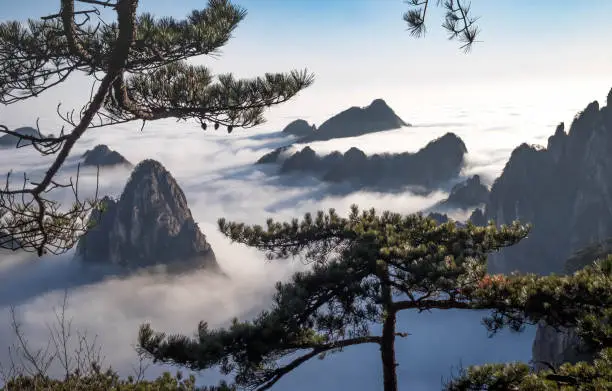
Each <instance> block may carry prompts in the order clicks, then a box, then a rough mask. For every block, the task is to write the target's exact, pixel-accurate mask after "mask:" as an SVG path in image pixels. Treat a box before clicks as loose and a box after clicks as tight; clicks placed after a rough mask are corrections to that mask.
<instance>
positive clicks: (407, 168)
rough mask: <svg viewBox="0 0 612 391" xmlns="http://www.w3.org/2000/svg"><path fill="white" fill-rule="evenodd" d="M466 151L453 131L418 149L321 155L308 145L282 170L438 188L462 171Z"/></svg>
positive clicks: (329, 179) (371, 184) (375, 183)
mask: <svg viewBox="0 0 612 391" xmlns="http://www.w3.org/2000/svg"><path fill="white" fill-rule="evenodd" d="M466 153H467V149H466V147H465V144H464V143H463V141H462V140H461V139H460V138H459V137H457V136H456V135H455V134H453V133H447V134H446V135H444V136H442V137H440V138H438V139H436V140H433V141H431V142H430V143H428V144H427V145H426V146H425V147H423V148H422V149H421V150H419V151H417V152H415V153H401V154H383V155H372V156H368V155H366V154H365V153H364V152H363V151H361V150H360V149H358V148H351V149H349V150H348V151H346V152H345V153H340V152H337V151H336V152H333V153H331V154H329V155H326V156H319V155H317V154H316V152H315V151H314V150H313V149H312V148H310V147H308V146H307V147H304V148H303V149H302V150H300V151H298V152H296V153H294V154H293V155H291V156H290V157H288V158H287V159H285V160H283V161H282V162H281V164H280V168H279V173H280V174H287V173H291V172H311V173H314V174H317V175H319V176H320V178H321V179H322V180H323V181H327V182H350V183H351V184H353V185H355V186H357V187H378V188H386V189H395V188H401V187H405V186H411V185H414V186H422V187H424V188H434V187H437V186H438V185H440V184H442V183H443V182H445V181H448V180H450V179H454V178H456V177H457V176H458V175H459V172H460V171H461V167H462V165H463V161H464V156H465V154H466ZM279 154H280V152H279ZM262 159H263V158H262ZM262 159H260V162H261V160H262ZM269 160H270V161H272V160H274V161H276V160H277V159H276V158H274V159H273V158H270V159H269Z"/></svg>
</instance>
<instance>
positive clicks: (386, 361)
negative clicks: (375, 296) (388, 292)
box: [380, 308, 397, 391]
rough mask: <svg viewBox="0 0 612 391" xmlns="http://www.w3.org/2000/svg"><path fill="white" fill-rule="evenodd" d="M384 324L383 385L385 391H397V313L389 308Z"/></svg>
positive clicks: (381, 346)
mask: <svg viewBox="0 0 612 391" xmlns="http://www.w3.org/2000/svg"><path fill="white" fill-rule="evenodd" d="M387 311H388V313H387V317H386V318H385V321H384V323H383V330H382V341H381V344H380V353H381V359H382V364H383V384H384V390H385V391H397V373H396V371H395V368H396V367H397V364H396V362H395V320H396V315H397V314H396V312H395V310H394V309H392V308H389V309H388V310H387Z"/></svg>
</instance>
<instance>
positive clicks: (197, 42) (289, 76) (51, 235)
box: [0, 0, 313, 255]
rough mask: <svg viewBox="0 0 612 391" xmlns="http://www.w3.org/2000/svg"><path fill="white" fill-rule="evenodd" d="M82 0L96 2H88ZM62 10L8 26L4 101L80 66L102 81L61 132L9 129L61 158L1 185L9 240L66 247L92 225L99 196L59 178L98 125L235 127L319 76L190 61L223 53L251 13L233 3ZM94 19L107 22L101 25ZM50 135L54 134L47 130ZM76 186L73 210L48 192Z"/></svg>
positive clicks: (1, 45)
mask: <svg viewBox="0 0 612 391" xmlns="http://www.w3.org/2000/svg"><path fill="white" fill-rule="evenodd" d="M75 3H82V4H84V5H85V6H87V7H91V8H85V9H81V8H78V7H76V6H75ZM59 4H60V9H59V12H58V13H56V14H54V15H47V16H43V17H42V18H40V19H38V20H36V19H30V20H28V21H27V23H22V22H18V21H7V22H2V23H0V64H1V65H0V103H2V104H4V105H10V104H13V103H16V102H19V101H23V100H26V99H30V98H32V97H36V96H39V95H41V94H44V93H45V92H46V91H47V90H49V89H51V88H53V87H55V86H57V85H60V84H62V83H63V82H64V81H65V80H66V79H67V78H68V77H69V76H70V75H71V74H73V73H75V72H81V73H84V74H86V75H89V76H90V77H91V79H92V82H94V85H93V88H92V91H91V97H90V99H89V101H88V102H84V105H83V107H82V108H81V109H80V110H79V109H77V110H72V111H68V112H67V113H66V114H63V112H62V111H61V110H60V106H58V110H57V112H58V115H60V117H61V118H62V120H63V122H64V123H65V125H64V126H63V127H62V129H60V130H59V132H57V133H58V134H57V135H55V136H53V135H51V136H47V135H43V134H42V133H41V130H40V128H39V127H38V124H37V127H38V129H37V134H35V135H28V134H22V133H19V132H15V131H14V130H11V129H9V128H8V127H6V126H4V125H0V132H1V133H5V134H9V135H12V136H14V137H16V138H17V139H18V143H17V147H22V146H26V145H28V146H31V147H33V148H34V149H36V151H38V152H39V153H40V154H42V155H54V156H55V159H54V161H53V162H52V164H51V165H50V167H49V169H48V170H47V171H46V173H45V174H44V176H43V178H41V179H40V180H38V181H36V182H34V181H32V180H30V179H29V178H28V177H27V176H25V177H24V179H23V181H18V182H14V181H12V180H11V179H12V178H11V177H10V175H9V177H8V179H7V182H6V184H5V186H4V187H3V188H2V189H1V190H0V247H3V248H9V249H15V248H20V249H23V250H26V251H33V252H36V253H37V254H38V255H42V254H43V253H46V252H51V253H61V252H64V251H66V250H68V249H70V248H71V247H73V246H74V244H75V243H76V239H77V238H78V235H79V234H81V233H83V231H84V230H85V229H86V227H85V223H84V219H85V216H86V214H87V213H88V212H89V211H90V210H91V209H92V208H93V206H94V203H95V202H96V201H97V200H96V199H95V198H94V199H93V200H82V199H80V198H79V196H78V173H77V181H74V182H73V181H72V180H70V181H69V182H67V183H62V182H59V181H58V180H57V179H56V178H57V173H58V171H59V169H60V168H61V166H62V165H63V164H64V162H65V161H66V158H67V157H68V155H69V154H70V151H71V150H72V148H73V147H74V145H75V144H76V143H77V141H78V140H79V139H80V138H81V137H82V136H83V134H84V133H85V132H86V131H88V130H91V129H97V128H101V127H105V126H110V125H116V124H121V123H129V122H133V121H142V126H144V123H145V121H154V120H158V119H164V118H175V119H177V120H190V119H191V120H196V121H198V122H199V123H200V124H201V126H202V128H203V129H207V127H208V125H207V124H212V125H213V126H214V128H215V129H218V128H219V127H220V126H224V127H226V128H227V131H228V132H231V131H232V130H233V128H234V127H245V128H246V127H252V126H255V125H258V124H261V123H262V122H263V120H264V118H263V113H264V110H265V109H266V108H268V107H270V106H271V105H276V104H279V103H282V102H285V101H287V100H289V99H291V98H292V97H293V96H295V95H296V94H297V93H298V92H299V91H301V90H302V89H304V88H306V87H308V86H309V85H310V84H311V83H312V82H313V76H312V75H311V74H309V73H308V72H307V71H306V70H303V71H297V70H294V71H291V72H289V73H279V74H265V75H264V76H262V77H258V78H254V79H248V80H241V79H236V78H235V77H234V76H232V75H231V74H221V75H217V76H214V75H213V74H212V73H211V72H210V70H209V69H208V68H206V67H205V66H195V65H191V64H189V63H187V62H185V60H188V59H190V58H192V57H195V56H199V55H215V54H217V53H218V51H219V49H220V48H221V47H223V46H224V45H225V44H226V43H227V42H228V41H229V39H230V38H231V36H232V33H233V32H234V30H235V29H236V28H237V27H238V25H239V23H240V22H241V21H242V20H243V19H244V18H245V16H246V10H245V9H244V8H241V7H239V6H236V5H234V4H232V3H231V2H230V1H229V0H209V1H208V5H207V7H206V8H203V9H199V10H194V11H192V12H191V13H190V14H189V15H187V17H186V18H184V19H180V20H178V19H175V18H171V17H162V18H155V17H153V16H152V15H150V14H148V13H143V14H140V15H139V14H137V9H138V0H116V1H114V2H113V1H97V0H60V1H59ZM99 7H108V8H111V9H112V10H114V11H115V14H116V16H117V19H116V21H114V22H113V21H105V20H102V19H101V17H100V16H99V15H100V11H99V9H98V8H99ZM92 16H97V18H98V19H99V20H100V21H99V22H97V23H94V19H93V17H92ZM45 134H46V132H45ZM62 187H63V188H70V189H72V190H73V192H74V194H75V202H74V204H73V205H72V206H71V207H70V208H63V207H62V205H60V204H58V203H57V202H55V201H53V200H52V199H51V198H50V197H49V196H48V195H47V193H48V192H49V191H52V190H54V189H57V188H62Z"/></svg>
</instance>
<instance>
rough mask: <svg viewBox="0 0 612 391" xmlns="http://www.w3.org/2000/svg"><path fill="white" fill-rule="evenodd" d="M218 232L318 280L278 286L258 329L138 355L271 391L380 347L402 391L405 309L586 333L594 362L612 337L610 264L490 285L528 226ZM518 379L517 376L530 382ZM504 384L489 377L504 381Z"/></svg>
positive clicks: (350, 223) (298, 277)
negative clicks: (302, 373)
mask: <svg viewBox="0 0 612 391" xmlns="http://www.w3.org/2000/svg"><path fill="white" fill-rule="evenodd" d="M219 228H220V230H221V232H223V233H224V234H225V235H226V236H227V237H229V238H230V239H231V240H233V241H235V242H238V243H243V244H246V245H248V246H250V247H255V248H258V249H260V250H262V251H264V252H265V253H266V254H267V256H268V257H269V258H270V259H281V258H288V257H291V256H302V257H304V258H305V259H307V260H309V261H311V262H312V268H311V269H309V270H307V271H304V272H300V273H297V274H295V275H294V276H293V278H292V279H291V281H289V282H286V283H280V282H279V283H277V285H276V294H275V296H274V301H273V304H272V307H271V308H270V309H268V310H266V311H264V312H262V313H261V314H260V315H259V316H258V317H256V318H255V319H254V320H252V321H246V322H240V321H238V320H237V319H235V320H234V321H233V322H232V324H231V325H230V326H229V327H228V328H226V329H218V330H210V329H209V328H208V326H207V324H206V322H202V323H200V325H199V326H198V331H197V334H196V336H195V337H192V338H190V337H186V336H180V335H171V336H168V335H166V334H164V333H157V332H154V331H153V329H152V327H151V326H150V325H143V326H142V327H141V330H140V335H139V345H140V347H141V349H142V352H144V353H145V354H146V355H148V356H150V357H152V358H153V359H155V360H158V361H162V362H169V363H175V364H179V365H183V366H187V367H189V368H191V369H204V368H209V367H213V366H219V367H220V368H221V369H222V370H223V371H224V372H225V373H233V374H234V375H235V381H236V383H237V384H238V385H240V386H246V387H248V388H250V389H257V390H265V389H268V388H270V387H271V386H272V385H273V384H274V383H276V382H277V381H278V380H279V379H280V378H281V377H282V376H284V375H286V374H287V373H289V372H290V371H292V370H294V369H295V368H297V367H298V366H299V365H300V364H302V363H304V362H306V361H307V360H308V359H310V358H313V357H316V356H319V355H321V354H325V353H328V352H329V353H331V352H336V351H340V350H342V349H344V348H346V347H348V346H351V345H356V344H364V343H372V344H378V345H379V346H380V351H381V361H382V367H383V375H384V381H383V382H384V389H385V390H386V391H391V390H397V378H396V373H395V367H396V360H395V348H394V344H395V338H396V336H405V335H404V334H403V333H401V332H398V331H397V330H396V314H397V313H398V312H399V311H402V310H408V309H413V310H418V311H427V310H433V309H439V310H444V309H465V310H469V309H479V310H483V309H486V310H489V311H490V314H489V316H487V317H486V318H485V319H484V320H483V321H484V324H485V325H486V327H487V329H488V330H489V331H490V332H491V333H495V332H497V331H498V330H500V329H501V328H504V327H510V328H511V329H512V330H514V331H521V330H522V329H523V327H524V325H526V324H533V323H535V322H538V321H540V320H544V321H546V322H547V323H548V324H552V325H559V326H566V327H579V328H580V329H581V330H583V332H584V334H585V335H588V337H589V339H588V341H589V343H591V345H592V346H594V347H595V348H597V349H598V350H601V349H602V348H603V347H605V346H608V345H607V343H608V342H609V339H608V335H609V331H610V330H608V329H601V328H599V326H598V323H597V321H596V320H597V319H599V318H600V317H601V316H603V314H604V312H605V313H606V314H607V313H608V312H606V311H607V310H606V311H604V309H608V308H610V304H611V300H612V295H611V293H612V279H611V276H612V274H611V270H612V259H609V260H608V262H603V263H598V264H596V265H595V266H592V267H588V268H587V269H585V270H582V271H579V272H577V273H576V274H574V275H573V276H563V277H558V276H550V277H538V276H536V275H511V276H503V275H493V276H491V275H489V274H487V271H486V261H487V254H489V253H491V252H493V251H497V250H499V249H501V248H503V247H506V246H510V245H513V244H515V243H517V242H519V241H520V240H521V239H522V238H524V237H525V236H526V235H527V234H528V232H529V227H528V226H522V225H520V224H518V223H515V224H513V225H511V226H502V227H500V228H497V227H495V226H494V225H489V226H486V227H476V226H474V225H472V224H468V225H467V226H465V227H458V226H457V225H456V224H455V223H454V222H452V221H451V222H448V223H444V224H437V223H436V222H435V221H434V220H433V219H430V218H427V217H423V216H421V215H418V214H417V215H408V216H403V215H400V214H395V213H390V212H384V213H381V214H377V213H376V211H375V210H373V209H372V210H369V211H363V212H359V210H358V209H357V207H356V206H354V207H353V208H352V211H351V213H350V215H349V216H348V217H347V218H343V217H340V216H338V215H337V214H336V212H335V211H334V210H330V211H329V212H328V213H323V212H319V213H318V214H317V215H316V216H311V215H310V214H306V215H305V216H304V218H303V219H302V220H297V219H296V220H293V221H291V222H286V223H280V222H275V221H273V220H269V221H268V222H267V226H266V227H265V228H264V227H262V226H258V225H255V226H246V225H244V224H241V223H230V222H227V221H225V220H224V219H221V220H219ZM374 324H380V325H382V333H381V334H380V335H374V334H373V333H372V325H374ZM607 333H608V334H607ZM298 353H299V355H298ZM296 355H297V356H296ZM606 357H607V356H604V357H602V360H604V361H605V360H606ZM289 358H291V360H290V361H289V363H288V364H281V363H280V362H281V361H282V362H286V360H287V359H289ZM602 365H603V364H602ZM486 368H487V370H491V369H495V370H498V369H499V368H498V367H486ZM503 368H506V367H503ZM510 368H511V369H512V371H514V372H512V371H511V372H512V373H511V375H512V374H514V373H515V372H516V371H519V372H520V371H523V372H524V370H525V367H523V366H513V367H510ZM590 368H591V367H590ZM471 371H472V372H468V373H467V377H466V378H465V379H462V380H461V381H462V382H460V380H457V381H456V382H455V383H452V384H451V385H449V387H451V389H461V387H462V384H466V382H468V381H472V382H476V381H478V379H480V378H483V376H485V374H486V373H488V372H486V373H485V372H483V371H484V369H480V370H475V369H472V370H471ZM504 371H507V370H506V369H503V370H502V372H503V373H504V376H506V375H505V373H506V372H504ZM498 372H499V371H498ZM498 372H495V373H494V375H490V376H497V378H500V379H501V378H502V377H503V376H502V375H500V374H499V373H498ZM523 372H520V373H523ZM585 376H586V375H585ZM500 381H501V380H500ZM453 387H454V388H453ZM457 387H459V388H457Z"/></svg>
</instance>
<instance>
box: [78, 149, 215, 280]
mask: <svg viewBox="0 0 612 391" xmlns="http://www.w3.org/2000/svg"><path fill="white" fill-rule="evenodd" d="M103 205H104V209H105V210H104V211H103V212H102V213H100V210H96V211H94V212H93V213H92V217H91V219H92V221H93V223H94V226H93V228H92V229H91V230H90V231H89V232H88V233H87V234H86V235H84V236H83V238H82V239H81V241H80V242H79V245H78V249H77V254H78V255H80V256H81V257H82V258H83V259H84V260H86V261H89V260H91V261H103V262H104V261H106V262H110V263H113V264H120V265H124V266H128V267H130V268H140V267H148V266H153V265H160V264H161V265H167V266H170V267H172V266H178V265H181V266H188V267H193V266H200V267H206V268H209V269H212V270H217V269H218V265H217V263H216V260H215V256H214V253H213V251H212V248H211V246H210V244H209V243H208V242H207V241H206V237H205V236H204V234H202V232H200V230H199V228H198V226H197V224H196V223H195V221H194V220H193V217H192V215H191V211H190V210H189V207H188V205H187V199H186V197H185V194H184V193H183V191H182V190H181V188H180V187H179V185H178V183H177V182H176V180H175V179H174V177H173V176H172V174H170V173H169V172H168V171H167V170H166V169H165V167H164V166H163V165H162V164H161V163H159V162H158V161H155V160H151V159H147V160H144V161H142V162H140V163H139V164H138V165H137V166H136V167H135V168H134V170H133V171H132V175H131V177H130V179H129V180H128V182H127V184H126V186H125V188H124V190H123V193H122V194H121V197H120V198H119V200H117V201H114V200H111V199H110V198H105V199H104V200H103ZM99 244H100V245H99Z"/></svg>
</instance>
